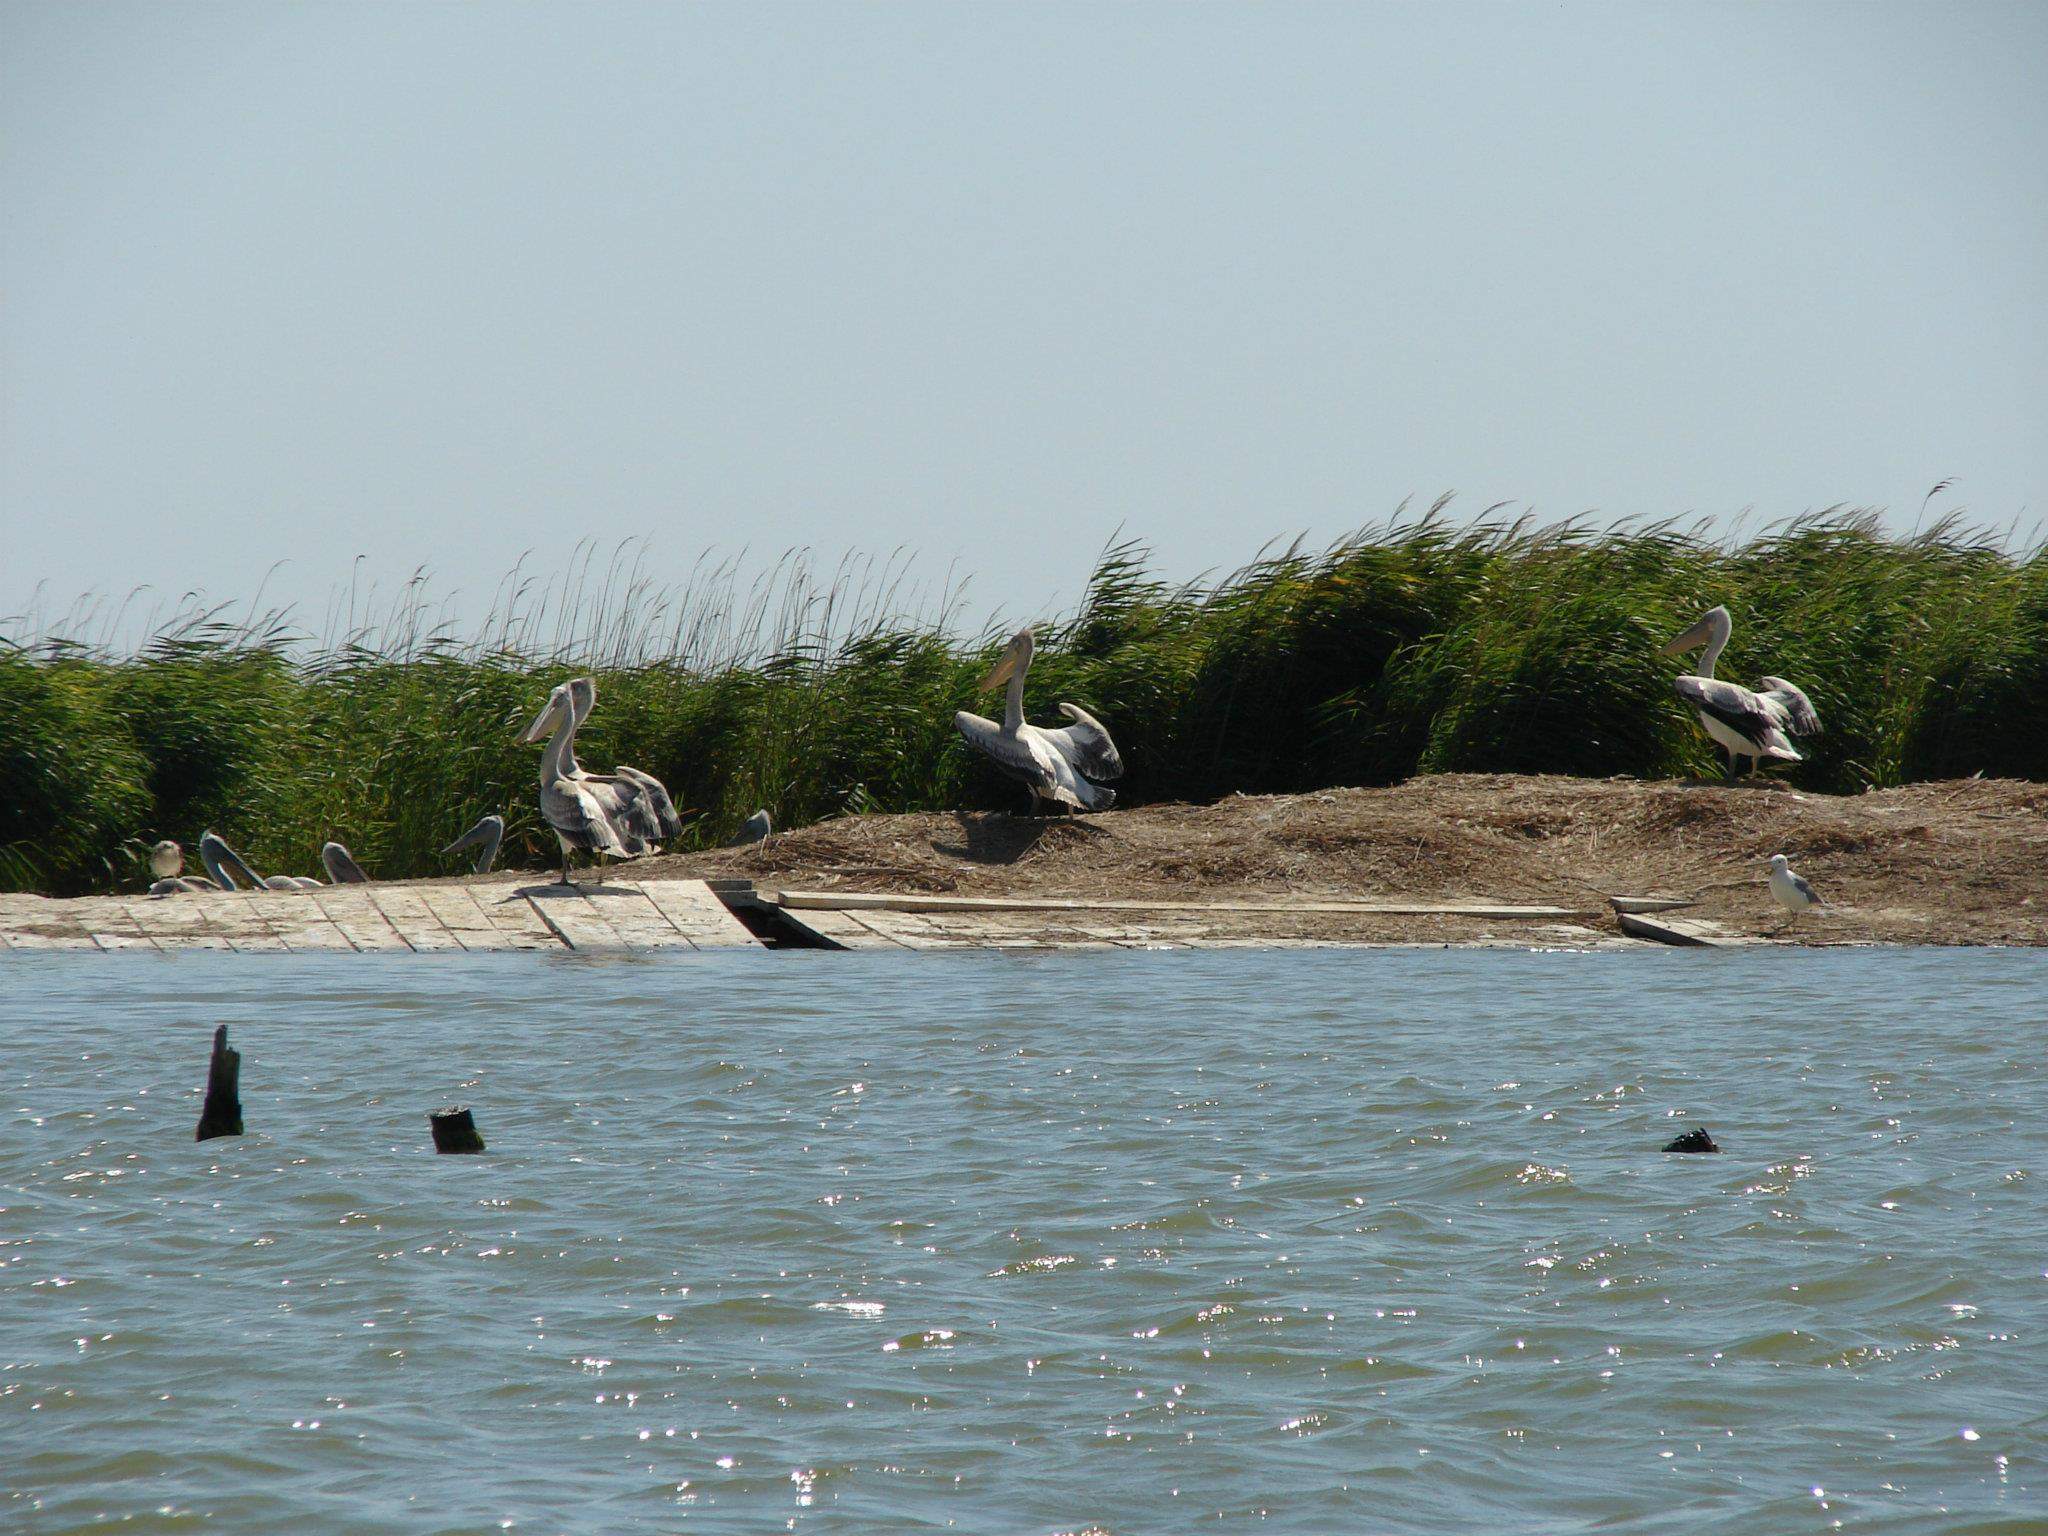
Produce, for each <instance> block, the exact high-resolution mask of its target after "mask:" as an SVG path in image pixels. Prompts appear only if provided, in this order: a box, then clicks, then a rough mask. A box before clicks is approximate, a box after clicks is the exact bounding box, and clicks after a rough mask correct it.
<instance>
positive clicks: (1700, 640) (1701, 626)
mask: <svg viewBox="0 0 2048 1536" xmlns="http://www.w3.org/2000/svg"><path fill="white" fill-rule="evenodd" d="M1734 632H1735V620H1734V619H1732V618H1730V617H1729V616H1728V610H1727V609H1726V608H1722V607H1713V608H1709V609H1708V610H1707V611H1706V612H1705V613H1703V614H1701V615H1700V616H1699V618H1698V619H1696V620H1695V621H1694V622H1693V626H1692V628H1690V629H1688V630H1687V631H1686V632H1685V633H1684V634H1682V635H1680V636H1679V637H1678V638H1677V639H1676V640H1673V641H1672V642H1671V643H1670V644H1669V645H1667V646H1665V647H1664V649H1663V650H1661V651H1659V652H1658V653H1657V654H1658V655H1659V656H1679V655H1683V654H1684V653H1685V652H1687V651H1696V650H1698V649H1699V648H1700V647H1701V646H1703V645H1712V644H1713V643H1714V642H1715V641H1717V640H1718V641H1719V642H1720V643H1721V644H1722V645H1726V644H1727V643H1728V637H1729V636H1730V635H1731V634H1733V633H1734Z"/></svg>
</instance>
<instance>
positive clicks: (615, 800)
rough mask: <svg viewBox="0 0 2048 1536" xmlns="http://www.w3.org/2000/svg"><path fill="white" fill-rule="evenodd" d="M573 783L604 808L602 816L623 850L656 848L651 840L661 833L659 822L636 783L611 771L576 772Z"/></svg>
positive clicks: (641, 852) (635, 853) (652, 849)
mask: <svg viewBox="0 0 2048 1536" xmlns="http://www.w3.org/2000/svg"><path fill="white" fill-rule="evenodd" d="M575 783H576V786H577V787H578V788H579V789H581V790H582V791H583V792H584V793H585V794H587V795H589V796H590V797H591V799H592V800H594V801H595V802H596V803H597V804H598V805H600V806H602V807H603V808H604V814H605V818H606V819H607V820H608V821H610V823H611V827H612V831H613V832H614V833H615V834H616V835H617V836H618V839H619V845H620V846H621V847H622V848H624V849H625V851H626V852H627V853H629V854H634V855H638V854H643V853H658V852H660V849H658V848H657V847H656V846H655V843H654V840H655V839H656V838H657V837H659V836H661V823H660V821H659V820H658V819H657V818H656V816H655V814H654V807H653V806H652V805H651V804H649V803H648V799H647V795H646V792H645V791H644V790H642V789H641V788H640V786H639V785H638V784H635V783H634V782H633V781H632V780H631V779H623V778H620V777H619V776H618V775H617V774H611V773H579V774H578V775H576V779H575Z"/></svg>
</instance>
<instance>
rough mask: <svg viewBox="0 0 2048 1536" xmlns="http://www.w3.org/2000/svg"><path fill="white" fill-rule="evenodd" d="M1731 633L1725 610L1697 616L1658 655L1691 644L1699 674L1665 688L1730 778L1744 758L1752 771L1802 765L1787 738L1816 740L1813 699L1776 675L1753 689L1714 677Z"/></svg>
mask: <svg viewBox="0 0 2048 1536" xmlns="http://www.w3.org/2000/svg"><path fill="white" fill-rule="evenodd" d="M1734 632H1735V621H1734V620H1733V619H1732V618H1730V617H1729V615H1728V610H1727V609H1726V608H1709V609H1708V610H1707V611H1706V612H1705V613H1703V614H1702V615H1700V618H1699V620H1698V622H1697V623H1695V624H1694V625H1693V626H1692V628H1690V629H1688V630H1687V631H1686V632H1685V633H1684V634H1682V635H1680V636H1679V637H1678V638H1677V639H1676V640H1673V641H1672V642H1671V643H1670V644H1669V645H1667V646H1665V647H1664V649H1663V651H1662V652H1660V653H1659V654H1661V655H1665V656H1676V655H1679V654H1681V653H1683V652H1685V651H1690V650H1692V649H1694V648H1695V647H1697V646H1702V645H1703V646H1705V647H1706V648H1707V649H1706V653H1705V654H1704V655H1703V656H1701V657H1700V665H1699V671H1698V672H1697V673H1692V674H1687V675H1684V676H1681V677H1678V678H1676V679H1674V680H1673V682H1672V685H1671V686H1672V687H1673V688H1675V689H1676V690H1677V691H1678V696H1679V697H1680V698H1681V699H1683V700H1685V702H1686V703H1688V704H1690V705H1692V706H1693V708H1694V709H1695V710H1697V711H1698V712H1699V717H1700V724H1701V725H1702V726H1704V727H1705V728H1706V732H1707V734H1708V735H1709V736H1711V737H1713V738H1714V740H1715V741H1716V742H1718V743H1719V744H1720V745H1721V747H1722V749H1723V750H1724V751H1726V752H1727V754H1728V771H1729V773H1730V774H1731V775H1733V774H1735V773H1738V772H1740V771H1741V769H1742V760H1743V759H1744V758H1748V759H1749V760H1750V764H1751V767H1752V769H1754V768H1756V767H1760V766H1762V764H1763V763H1764V762H1766V761H1774V762H1784V763H1797V762H1802V761H1804V759H1803V758H1802V756H1801V755H1800V753H1799V750H1798V749H1797V748H1796V747H1794V746H1793V745H1792V742H1791V739H1790V738H1791V737H1793V736H1818V735H1819V734H1820V731H1821V726H1820V716H1819V714H1817V713H1816V712H1815V710H1814V707H1813V701H1812V700H1811V699H1809V698H1807V696H1806V694H1805V693H1804V692H1803V691H1802V690H1801V689H1799V688H1797V687H1795V686H1794V685H1793V684H1791V683H1788V682H1786V681H1785V679H1784V678H1782V677H1765V678H1759V679H1758V680H1757V686H1756V688H1755V689H1749V688H1745V687H1743V686H1742V685H1741V684H1740V683H1726V682H1721V681H1719V680H1718V679H1716V678H1715V676H1714V663H1715V662H1716V661H1718V660H1719V659H1720V656H1721V652H1722V650H1723V648H1725V647H1726V646H1727V644H1728V637H1729V636H1730V635H1732V634H1733V633H1734Z"/></svg>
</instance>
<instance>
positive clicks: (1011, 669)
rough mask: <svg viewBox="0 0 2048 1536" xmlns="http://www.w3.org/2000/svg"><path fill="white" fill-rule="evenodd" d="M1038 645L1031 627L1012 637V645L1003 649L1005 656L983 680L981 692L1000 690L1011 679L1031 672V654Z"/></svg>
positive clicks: (1019, 631) (1026, 627) (1002, 656)
mask: <svg viewBox="0 0 2048 1536" xmlns="http://www.w3.org/2000/svg"><path fill="white" fill-rule="evenodd" d="M1037 644H1038V642H1037V641H1036V640H1035V639H1033V638H1032V634H1031V629H1030V626H1029V625H1027V626H1025V627H1024V628H1023V629H1020V630H1018V631H1017V633H1016V634H1014V635H1012V636H1011V637H1010V643H1009V644H1008V645H1006V646H1004V647H1003V654H1002V655H1001V656H999V657H998V658H997V659H996V664H995V665H994V666H993V667H991V668H990V669H989V674H988V676H987V677H984V678H983V679H982V680H981V691H982V692H983V693H987V692H989V691H990V690H991V689H994V688H1000V687H1002V686H1003V684H1005V683H1007V682H1008V681H1009V680H1010V679H1011V678H1013V677H1017V676H1020V675H1022V674H1023V673H1025V672H1027V671H1029V670H1030V669H1031V653H1032V651H1033V650H1035V649H1036V648H1037Z"/></svg>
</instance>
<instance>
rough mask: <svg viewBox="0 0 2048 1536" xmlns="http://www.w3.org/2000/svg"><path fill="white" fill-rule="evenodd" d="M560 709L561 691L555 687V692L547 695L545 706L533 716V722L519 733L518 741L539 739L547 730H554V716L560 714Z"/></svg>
mask: <svg viewBox="0 0 2048 1536" xmlns="http://www.w3.org/2000/svg"><path fill="white" fill-rule="evenodd" d="M561 711H562V692H561V690H560V689H557V690H556V691H555V692H553V693H551V694H549V695H548V702H547V705H546V707H545V708H543V709H542V710H541V712H540V713H539V714H538V715H536V716H534V718H533V724H531V725H529V726H528V727H527V728H526V730H525V731H524V732H523V733H522V734H521V736H520V738H519V739H520V741H521V742H535V741H539V740H540V739H541V738H542V737H543V736H546V735H547V734H548V733H549V732H551V731H552V730H554V728H555V716H556V715H558V714H560V713H561Z"/></svg>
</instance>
